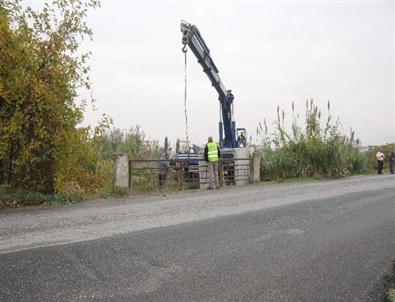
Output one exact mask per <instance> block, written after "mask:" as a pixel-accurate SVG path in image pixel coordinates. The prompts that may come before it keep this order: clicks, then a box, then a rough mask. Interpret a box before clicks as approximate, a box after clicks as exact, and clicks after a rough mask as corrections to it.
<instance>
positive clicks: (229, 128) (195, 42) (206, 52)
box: [181, 21, 239, 148]
mask: <svg viewBox="0 0 395 302" xmlns="http://www.w3.org/2000/svg"><path fill="white" fill-rule="evenodd" d="M181 32H182V44H183V45H184V47H183V48H182V51H183V52H186V51H187V45H188V47H189V49H191V50H192V52H193V54H194V55H195V56H196V58H197V60H198V62H199V64H200V65H201V66H202V67H203V71H204V72H205V73H206V74H207V76H208V78H209V79H210V81H211V84H212V85H213V87H214V88H215V90H216V91H217V93H218V95H219V96H218V99H219V101H220V104H221V106H220V110H221V114H220V116H221V120H220V122H219V139H220V145H221V147H223V148H236V147H239V146H238V142H237V139H236V122H235V121H234V120H233V99H234V96H233V94H232V91H231V90H228V89H226V88H225V85H224V84H223V83H222V81H221V78H220V77H219V71H218V68H217V66H215V63H214V61H213V59H212V57H211V55H210V49H209V48H208V47H207V45H206V43H205V41H204V39H203V37H202V36H201V34H200V32H199V29H198V28H197V27H196V26H195V25H192V24H189V23H187V22H185V21H182V22H181Z"/></svg>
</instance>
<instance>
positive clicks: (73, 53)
mask: <svg viewBox="0 0 395 302" xmlns="http://www.w3.org/2000/svg"><path fill="white" fill-rule="evenodd" d="M98 6H99V1H97V0H89V1H82V0H54V1H52V2H51V4H48V3H45V4H44V8H43V9H42V10H41V11H35V10H33V9H31V8H30V7H27V8H24V7H22V5H21V3H20V1H18V0H1V1H0V120H1V124H0V137H1V140H0V177H1V179H0V180H1V181H2V182H8V183H9V184H11V185H12V186H15V187H20V188H25V189H32V190H37V191H41V192H44V193H53V192H54V191H55V188H56V178H57V177H58V175H59V174H62V171H64V169H65V168H67V165H68V164H69V163H70V162H73V161H67V160H65V159H66V158H67V157H69V156H71V154H70V153H69V152H71V151H72V150H73V149H74V146H73V144H75V143H78V141H80V139H77V140H76V139H75V138H76V136H77V137H81V135H82V137H85V134H83V133H84V131H79V130H78V129H77V124H78V123H79V122H80V121H81V120H82V117H83V110H84V105H85V103H84V102H82V105H80V106H78V105H77V104H76V102H75V99H76V97H77V92H76V91H77V89H78V88H79V87H86V88H89V86H90V85H89V77H88V71H89V67H88V66H87V62H86V60H87V58H88V56H89V54H82V55H81V54H79V53H78V47H79V44H80V42H81V40H82V39H83V38H84V37H91V36H92V31H91V29H90V28H89V27H88V26H87V24H86V22H85V17H86V14H87V12H88V10H89V9H90V8H95V7H98ZM66 170H67V169H66Z"/></svg>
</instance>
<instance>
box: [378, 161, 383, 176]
mask: <svg viewBox="0 0 395 302" xmlns="http://www.w3.org/2000/svg"><path fill="white" fill-rule="evenodd" d="M382 170H383V161H382V160H378V161H377V174H383V173H382V172H381V171H382Z"/></svg>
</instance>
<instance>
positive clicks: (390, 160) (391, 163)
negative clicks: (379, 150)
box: [388, 151, 395, 174]
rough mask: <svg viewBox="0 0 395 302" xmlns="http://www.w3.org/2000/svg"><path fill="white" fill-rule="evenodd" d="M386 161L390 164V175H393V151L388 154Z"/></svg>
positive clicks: (394, 154) (394, 160) (394, 166)
mask: <svg viewBox="0 0 395 302" xmlns="http://www.w3.org/2000/svg"><path fill="white" fill-rule="evenodd" d="M388 160H389V162H390V173H391V174H395V172H394V168H395V152H394V151H392V152H390V154H389V156H388Z"/></svg>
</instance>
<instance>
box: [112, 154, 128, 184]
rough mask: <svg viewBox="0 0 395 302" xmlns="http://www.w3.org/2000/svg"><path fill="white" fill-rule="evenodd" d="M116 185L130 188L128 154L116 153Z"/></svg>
mask: <svg viewBox="0 0 395 302" xmlns="http://www.w3.org/2000/svg"><path fill="white" fill-rule="evenodd" d="M114 186H115V187H117V188H120V189H128V188H129V159H128V156H127V154H124V153H121V154H116V155H115V163H114Z"/></svg>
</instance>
